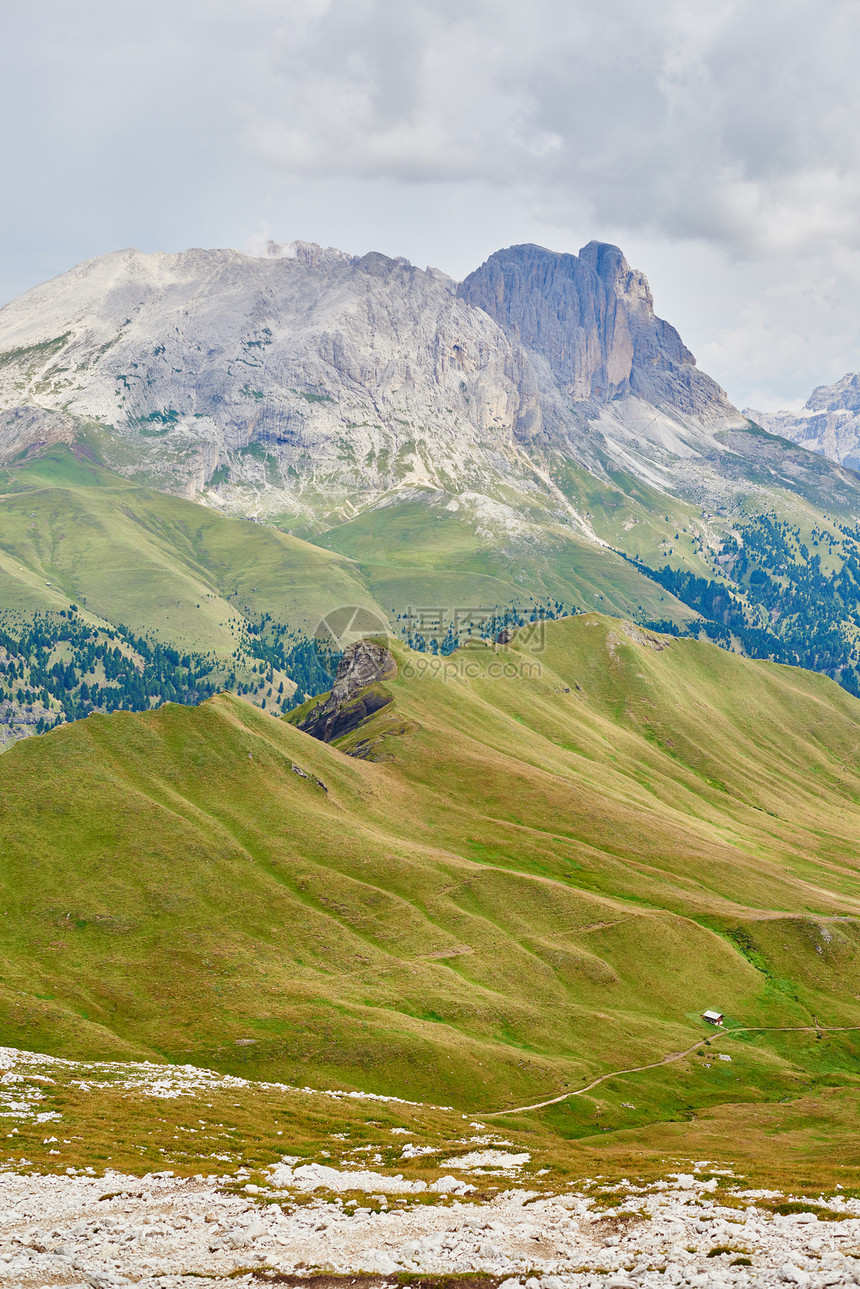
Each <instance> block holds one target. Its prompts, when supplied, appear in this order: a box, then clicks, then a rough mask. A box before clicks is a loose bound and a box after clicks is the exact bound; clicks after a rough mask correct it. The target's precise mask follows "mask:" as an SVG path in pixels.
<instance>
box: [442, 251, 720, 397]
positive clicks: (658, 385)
mask: <svg viewBox="0 0 860 1289" xmlns="http://www.w3.org/2000/svg"><path fill="white" fill-rule="evenodd" d="M459 294H460V296H461V298H462V299H464V300H468V302H469V303H470V304H472V305H476V306H477V307H478V308H480V309H483V310H484V312H485V313H488V314H489V315H490V317H491V318H493V319H494V320H495V321H496V322H497V323H498V324H499V326H500V327H501V329H502V330H503V331H504V332H505V334H506V335H507V336H509V337H510V338H511V339H515V340H517V341H519V342H520V343H521V344H522V345H523V346H524V347H525V349H526V350H527V352H528V353H529V354H530V355H532V356H538V357H539V358H542V359H544V360H545V361H546V363H547V364H548V365H549V368H550V370H551V372H552V374H553V376H554V377H555V380H556V381H557V382H558V384H559V386H560V387H561V389H562V390H563V391H564V392H565V394H566V395H567V396H568V398H569V399H571V400H572V401H574V402H577V403H589V402H590V403H596V404H607V403H611V402H613V401H618V400H623V399H625V398H630V397H638V398H640V399H643V400H645V401H647V402H649V403H652V404H654V405H655V406H656V407H659V408H661V409H664V410H666V411H670V412H671V411H676V412H679V413H681V414H682V415H684V416H688V417H695V418H697V419H699V420H702V421H713V420H719V419H721V418H724V417H726V416H729V417H733V416H734V417H736V415H737V414H736V412H735V409H734V408H733V407H732V405H731V404H730V403H729V401H728V399H727V397H726V395H725V393H724V392H723V391H722V390H721V389H720V387H719V385H717V383H716V382H715V381H713V380H711V378H710V376H706V375H705V374H704V373H703V372H700V371H699V370H698V368H697V367H696V360H695V358H694V357H693V355H692V354H691V353H690V351H689V349H687V348H686V346H685V345H684V343H683V342H682V340H681V337H680V336H679V335H678V332H677V331H676V330H675V328H674V327H672V326H670V325H669V323H668V322H664V321H663V320H662V319H661V318H658V317H657V316H656V315H655V313H654V302H653V299H652V297H651V291H650V289H649V286H648V282H647V279H646V278H645V276H644V274H642V273H639V272H638V271H637V270H635V269H631V268H630V266H629V264H628V263H627V261H626V260H625V258H624V256H623V255H622V253H621V251H620V250H619V249H618V247H617V246H610V245H608V244H607V243H605V242H589V243H588V245H587V246H584V247H583V248H582V250H581V251H580V252H579V255H578V256H577V255H562V254H557V253H556V252H554V251H548V250H545V249H544V248H543V247H541V246H532V245H525V246H511V247H509V248H508V249H507V250H504V251H497V252H496V253H495V254H494V255H491V256H490V258H489V259H488V260H487V262H486V263H485V264H482V265H481V267H480V268H479V269H477V270H476V271H475V272H474V273H472V274H470V276H469V277H467V278H466V280H465V281H464V282H463V283H462V284H461V286H460V287H459Z"/></svg>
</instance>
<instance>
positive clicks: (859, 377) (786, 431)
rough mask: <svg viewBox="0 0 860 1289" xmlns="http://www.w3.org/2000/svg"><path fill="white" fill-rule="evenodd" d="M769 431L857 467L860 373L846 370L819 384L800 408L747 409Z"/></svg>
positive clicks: (859, 458) (859, 439)
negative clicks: (833, 380) (831, 381)
mask: <svg viewBox="0 0 860 1289" xmlns="http://www.w3.org/2000/svg"><path fill="white" fill-rule="evenodd" d="M747 415H749V416H750V418H751V419H752V420H754V421H756V422H757V423H758V424H759V425H762V426H764V428H765V429H766V430H770V432H771V433H772V434H781V435H782V436H783V437H784V438H786V439H791V441H792V443H799V444H800V445H801V447H804V448H807V449H808V450H809V451H810V452H820V453H821V455H822V456H825V457H827V458H828V460H830V461H837V462H838V463H839V464H840V465H844V466H848V467H849V469H851V470H860V373H858V372H848V374H847V376H843V377H842V379H841V380H838V381H837V382H836V384H835V385H819V386H817V388H816V389H814V390H813V391H812V393H811V394H810V396H809V398H808V399H807V400H806V402H805V403H804V405H803V410H802V411H801V412H756V411H753V410H752V409H750V410H749V411H748V413H747Z"/></svg>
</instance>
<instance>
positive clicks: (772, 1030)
mask: <svg viewBox="0 0 860 1289" xmlns="http://www.w3.org/2000/svg"><path fill="white" fill-rule="evenodd" d="M857 1029H860V1025H735V1026H734V1028H733V1029H730V1030H725V1031H724V1032H723V1034H721V1035H719V1037H729V1036H730V1035H731V1034H739V1033H744V1034H836V1033H844V1032H845V1031H847V1030H857ZM715 1032H716V1031H715ZM706 1037H709V1036H706V1035H702V1037H701V1038H697V1039H696V1041H695V1043H693V1044H692V1046H691V1047H686V1048H684V1050H683V1052H670V1053H669V1055H668V1056H663V1057H661V1058H660V1060H659V1061H652V1062H651V1063H650V1065H633V1066H631V1067H630V1068H629V1069H626V1070H610V1071H609V1073H608V1074H601V1075H600V1076H599V1077H598V1078H596V1079H593V1080H592V1081H591V1083H586V1085H585V1087H584V1088H577V1089H576V1091H574V1092H562V1094H561V1096H560V1097H550V1098H549V1100H548V1101H536V1102H535V1104H534V1105H521V1106H512V1107H511V1109H510V1110H485V1111H483V1112H482V1113H481V1118H484V1119H496V1118H498V1117H499V1115H503V1114H525V1113H526V1112H527V1111H529V1110H542V1109H543V1108H544V1106H548V1105H557V1103H558V1102H559V1101H567V1099H568V1097H581V1096H582V1094H583V1093H584V1092H590V1091H591V1089H592V1088H596V1087H597V1085H598V1083H605V1082H606V1080H607V1079H615V1078H617V1077H618V1075H619V1074H639V1073H640V1071H641V1070H656V1069H658V1068H659V1067H660V1066H661V1065H671V1064H672V1062H673V1061H680V1060H683V1058H684V1057H685V1056H689V1055H690V1053H691V1052H694V1051H695V1050H696V1048H697V1047H701V1045H702V1043H704V1042H705V1040H706Z"/></svg>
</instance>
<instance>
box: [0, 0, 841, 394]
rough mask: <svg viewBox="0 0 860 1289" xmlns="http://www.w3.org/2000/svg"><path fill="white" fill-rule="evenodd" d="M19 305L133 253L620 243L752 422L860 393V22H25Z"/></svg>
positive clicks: (566, 15) (589, 12) (272, 11)
mask: <svg viewBox="0 0 860 1289" xmlns="http://www.w3.org/2000/svg"><path fill="white" fill-rule="evenodd" d="M0 16H2V31H3V40H2V46H0V101H2V106H3V121H4V127H3V130H2V133H0V164H1V165H2V170H0V174H2V178H3V186H2V191H3V200H2V202H0V227H2V235H0V302H2V301H5V300H8V299H11V298H12V297H13V296H15V295H17V294H18V293H20V292H21V291H24V290H26V289H27V288H28V287H30V286H32V285H34V284H35V283H37V282H39V281H43V280H45V279H46V278H49V277H52V276H54V275H55V274H57V273H60V272H62V271H63V270H64V269H67V268H70V267H71V266H72V265H73V264H75V263H77V262H78V261H79V260H82V259H88V258H90V257H91V256H95V255H99V254H101V253H103V252H105V251H109V250H114V249H117V248H119V247H123V246H138V247H140V248H141V249H142V250H148V251H154V250H170V251H173V250H181V249H184V248H185V247H188V246H234V247H238V248H239V249H240V250H253V249H254V248H255V247H256V246H259V245H260V244H261V241H262V240H263V239H265V238H266V237H269V236H271V237H273V238H275V239H276V240H278V241H289V240H292V239H293V238H304V239H306V240H309V241H317V242H322V243H323V244H326V245H333V246H339V247H341V248H342V249H343V250H346V251H351V252H356V253H363V252H364V251H366V250H370V249H376V250H382V251H385V252H387V253H388V254H391V255H406V256H408V258H409V259H410V260H412V261H413V262H415V263H417V264H419V265H421V266H424V265H425V264H432V265H435V266H437V267H439V268H442V269H445V270H446V271H447V272H449V273H451V274H453V275H454V276H456V277H462V276H464V275H465V274H466V273H467V272H469V271H470V269H472V268H474V267H475V266H476V265H477V264H479V263H480V262H481V261H482V260H484V259H485V258H486V257H487V255H489V254H490V253H491V252H492V251H493V250H495V249H497V248H498V247H500V246H505V245H510V244H511V243H512V242H526V241H531V242H539V243H541V244H542V245H545V246H550V247H552V248H553V249H556V250H565V251H571V250H572V251H576V250H578V249H579V248H580V247H581V246H582V245H584V244H585V242H587V241H590V240H591V239H592V238H599V239H602V240H605V241H613V242H616V243H618V244H619V245H620V246H621V247H622V249H623V250H624V251H625V253H626V255H627V257H628V259H629V260H630V261H631V262H632V263H633V264H635V266H636V267H638V268H641V269H642V270H644V272H645V273H646V274H647V275H648V277H649V279H650V282H651V286H652V290H653V292H654V296H655V303H656V306H657V311H658V313H660V314H661V315H662V316H663V317H666V318H668V319H669V321H670V322H672V323H673V324H674V325H675V326H677V327H678V329H679V330H680V331H681V334H682V336H683V337H684V340H685V341H686V342H687V344H688V345H689V346H690V348H691V349H692V350H693V351H694V353H695V354H696V356H697V358H698V361H699V365H700V366H701V367H702V368H704V369H705V370H706V371H708V372H710V373H711V374H712V375H713V376H714V377H716V379H717V380H719V381H720V382H721V384H723V385H724V386H725V387H726V389H727V390H728V392H729V395H730V396H731V398H732V399H733V400H734V401H735V402H736V403H738V404H739V405H748V406H752V407H760V408H775V407H780V406H792V405H798V404H799V402H802V401H803V399H805V397H806V396H807V395H808V394H809V392H810V391H811V389H812V387H813V386H814V385H816V384H821V383H825V382H830V381H832V380H834V379H836V378H838V377H839V376H841V375H843V374H844V372H846V371H849V370H853V371H856V370H860V304H858V301H860V125H858V123H860V75H858V72H857V66H858V61H860V3H858V0H814V2H813V0H661V3H660V4H655V3H653V0H527V2H524V0H278V2H275V0H244V3H242V4H241V5H240V4H239V3H237V0H147V2H146V3H145V4H144V3H138V0H122V2H121V3H117V2H116V0H110V3H108V0H74V3H71V2H70V0H27V3H26V4H12V3H11V0H0Z"/></svg>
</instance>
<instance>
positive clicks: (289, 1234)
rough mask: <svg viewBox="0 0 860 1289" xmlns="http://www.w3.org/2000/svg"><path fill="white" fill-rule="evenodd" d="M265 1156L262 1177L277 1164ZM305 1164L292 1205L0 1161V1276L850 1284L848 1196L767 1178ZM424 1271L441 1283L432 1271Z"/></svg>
mask: <svg viewBox="0 0 860 1289" xmlns="http://www.w3.org/2000/svg"><path fill="white" fill-rule="evenodd" d="M272 1173H273V1181H277V1179H278V1176H279V1175H280V1177H281V1178H287V1179H288V1178H289V1175H290V1170H289V1169H285V1166H284V1165H279V1166H277V1167H276V1168H275V1169H273V1170H272ZM295 1180H296V1181H298V1180H299V1179H298V1177H297V1178H296V1179H295ZM381 1180H382V1179H381V1178H380V1181H381ZM451 1180H452V1181H453V1180H454V1179H451ZM313 1182H314V1179H313V1177H312V1176H311V1177H306V1178H305V1194H304V1196H303V1197H302V1198H303V1200H304V1202H303V1203H301V1204H300V1205H299V1206H298V1207H295V1208H293V1207H292V1203H291V1200H290V1198H289V1197H288V1196H287V1195H286V1194H284V1196H283V1201H282V1203H265V1204H262V1203H259V1202H258V1200H257V1194H247V1196H246V1195H245V1194H228V1193H225V1192H224V1191H223V1190H222V1189H219V1187H218V1185H217V1184H216V1182H215V1181H214V1180H213V1179H211V1178H209V1179H204V1178H202V1177H197V1178H190V1179H181V1178H174V1177H171V1176H166V1175H164V1174H149V1175H147V1176H145V1177H143V1178H139V1177H132V1176H126V1175H123V1174H119V1173H108V1174H107V1175H106V1176H104V1177H97V1178H94V1177H86V1176H81V1175H77V1176H62V1175H59V1176H40V1177H36V1176H33V1175H29V1176H26V1175H23V1174H20V1173H14V1172H7V1173H4V1174H3V1175H2V1176H0V1286H2V1289H13V1287H14V1289H19V1287H20V1289H30V1287H31V1286H32V1287H33V1289H47V1286H55V1285H56V1286H60V1285H62V1286H68V1287H69V1289H72V1287H74V1289H113V1286H120V1285H126V1284H136V1285H141V1286H146V1287H148V1286H153V1287H154V1286H159V1287H160V1289H179V1286H182V1287H183V1289H189V1286H190V1285H192V1284H193V1285H195V1286H198V1287H199V1289H209V1287H210V1286H213V1287H214V1286H216V1285H217V1286H221V1287H222V1289H223V1287H224V1286H225V1285H227V1284H236V1285H246V1284H247V1285H262V1284H266V1283H269V1284H286V1285H294V1286H295V1285H307V1286H308V1289H334V1285H335V1283H336V1277H338V1276H345V1277H347V1280H346V1282H344V1283H345V1284H348V1285H351V1286H353V1287H354V1289H383V1286H386V1287H387V1289H396V1286H397V1284H398V1278H399V1279H400V1281H401V1283H402V1281H403V1280H404V1279H408V1280H409V1281H410V1283H412V1284H416V1283H417V1284H419V1285H420V1282H421V1280H422V1277H434V1278H436V1277H440V1276H444V1277H446V1279H447V1284H448V1286H449V1289H456V1285H457V1281H458V1280H461V1279H462V1278H463V1277H466V1276H469V1277H470V1281H469V1283H471V1284H472V1285H473V1286H474V1289H496V1287H497V1286H501V1289H521V1287H522V1289H581V1287H582V1289H584V1287H585V1286H594V1287H595V1289H596V1287H597V1286H601V1287H602V1289H623V1287H624V1286H633V1285H636V1286H650V1285H663V1286H665V1285H698V1286H703V1287H704V1286H719V1285H738V1286H743V1285H752V1284H755V1285H758V1286H769V1285H779V1286H785V1285H800V1286H809V1287H810V1289H818V1286H826V1285H852V1284H860V1201H856V1200H842V1199H837V1200H836V1201H830V1202H829V1203H828V1205H827V1208H826V1209H823V1210H822V1213H823V1214H824V1219H822V1218H821V1217H819V1216H818V1215H816V1213H814V1212H812V1211H809V1212H797V1213H791V1214H789V1215H788V1216H781V1215H779V1214H775V1213H772V1212H771V1211H769V1210H767V1209H763V1208H762V1206H761V1205H762V1201H767V1200H770V1201H773V1200H774V1199H782V1198H783V1197H781V1196H777V1195H776V1194H775V1192H773V1191H767V1192H764V1191H741V1190H737V1191H734V1192H731V1194H730V1196H729V1197H728V1198H729V1199H730V1202H731V1205H732V1206H731V1207H729V1206H723V1204H722V1202H721V1200H720V1199H717V1198H715V1197H714V1193H713V1192H714V1189H715V1185H716V1183H715V1182H714V1181H713V1180H711V1181H704V1180H701V1179H699V1178H697V1177H695V1176H694V1175H684V1174H677V1175H675V1176H674V1177H673V1178H672V1180H671V1181H670V1182H668V1183H667V1182H661V1183H658V1185H657V1186H656V1187H654V1186H652V1187H649V1188H648V1189H647V1191H642V1192H638V1193H635V1192H629V1191H628V1192H625V1194H624V1197H623V1198H622V1199H620V1200H619V1203H618V1205H617V1206H616V1207H613V1208H608V1209H607V1208H605V1207H597V1206H595V1204H594V1201H593V1200H592V1199H590V1198H586V1197H584V1196H581V1195H578V1194H576V1193H568V1194H563V1195H561V1194H559V1195H548V1194H546V1193H543V1194H541V1193H537V1192H534V1191H528V1190H522V1189H510V1190H507V1191H505V1192H504V1193H502V1194H500V1195H498V1196H496V1197H495V1198H494V1199H493V1200H492V1201H490V1202H487V1203H476V1202H472V1201H470V1200H469V1198H468V1195H467V1194H465V1193H463V1191H462V1187H461V1188H460V1190H461V1193H460V1194H456V1193H451V1194H447V1195H443V1194H440V1195H439V1197H438V1201H436V1200H435V1199H434V1200H433V1201H432V1202H430V1203H427V1202H421V1203H414V1204H413V1203H411V1202H410V1201H405V1203H406V1204H407V1207H398V1200H397V1199H396V1198H395V1196H394V1195H393V1194H391V1195H389V1196H385V1195H380V1194H378V1193H377V1194H375V1196H374V1201H375V1203H376V1204H381V1205H382V1211H379V1212H377V1211H372V1210H371V1209H369V1208H365V1207H362V1206H361V1205H360V1204H358V1205H357V1206H356V1204H355V1203H353V1205H352V1206H350V1203H349V1201H347V1202H346V1203H344V1202H343V1201H342V1200H341V1199H340V1198H339V1197H334V1198H331V1191H330V1190H329V1191H328V1195H327V1197H326V1198H325V1199H320V1198H316V1197H315V1196H314V1194H313V1190H312V1189H310V1188H311V1187H312V1186H313ZM252 1190H253V1191H254V1192H259V1188H257V1187H253V1188H252ZM269 1194H271V1192H269ZM723 1195H725V1192H723ZM427 1198H429V1197H423V1199H424V1200H426V1199H427ZM293 1199H295V1195H294V1196H293ZM389 1199H390V1200H391V1201H392V1203H391V1206H390V1207H389V1206H388V1205H389ZM403 1202H404V1201H402V1200H401V1201H400V1203H403ZM734 1205H738V1207H734ZM288 1207H289V1208H291V1210H292V1211H285V1210H286V1209H287V1208H288ZM812 1207H814V1205H813V1206H812ZM712 1250H721V1251H719V1252H716V1253H713V1254H712ZM709 1254H712V1256H710V1257H709V1256H708V1255H709ZM741 1259H746V1260H748V1262H749V1263H750V1264H751V1265H746V1264H745V1263H744V1262H741V1261H740V1260H741ZM733 1264H735V1265H733ZM479 1277H481V1278H479ZM427 1289H441V1287H440V1285H439V1282H438V1279H436V1280H435V1281H434V1283H433V1284H432V1285H431V1284H429V1283H428V1284H427ZM462 1289H465V1286H462Z"/></svg>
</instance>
